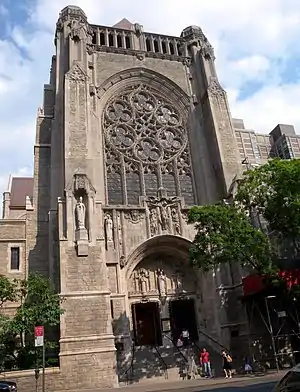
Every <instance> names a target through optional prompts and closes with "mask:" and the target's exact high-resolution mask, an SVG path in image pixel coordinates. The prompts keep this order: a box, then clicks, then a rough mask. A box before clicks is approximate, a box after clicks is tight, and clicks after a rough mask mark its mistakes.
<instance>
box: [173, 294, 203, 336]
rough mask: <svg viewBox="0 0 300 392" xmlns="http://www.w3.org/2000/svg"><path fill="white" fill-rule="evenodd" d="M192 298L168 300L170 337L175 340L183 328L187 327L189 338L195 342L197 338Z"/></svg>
mask: <svg viewBox="0 0 300 392" xmlns="http://www.w3.org/2000/svg"><path fill="white" fill-rule="evenodd" d="M194 302H195V301H194V299H179V300H174V301H170V303H169V311H170V321H171V331H172V338H173V341H174V342H177V340H178V338H179V337H180V335H181V332H182V330H183V329H187V330H188V331H189V334H190V340H191V341H192V342H195V341H197V340H198V329H197V321H196V314H195V303H194Z"/></svg>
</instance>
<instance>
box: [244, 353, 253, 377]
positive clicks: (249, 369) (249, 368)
mask: <svg viewBox="0 0 300 392" xmlns="http://www.w3.org/2000/svg"><path fill="white" fill-rule="evenodd" d="M244 370H245V373H246V374H249V373H252V366H251V365H250V360H249V359H248V358H247V357H246V358H245V366H244Z"/></svg>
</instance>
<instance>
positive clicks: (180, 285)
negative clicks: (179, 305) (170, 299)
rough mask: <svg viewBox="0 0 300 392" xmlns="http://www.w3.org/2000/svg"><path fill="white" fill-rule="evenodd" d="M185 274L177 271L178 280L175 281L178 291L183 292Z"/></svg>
mask: <svg viewBox="0 0 300 392" xmlns="http://www.w3.org/2000/svg"><path fill="white" fill-rule="evenodd" d="M183 278H184V277H183V274H182V273H181V272H177V273H176V281H175V285H176V291H177V292H178V293H183V291H184V290H183Z"/></svg>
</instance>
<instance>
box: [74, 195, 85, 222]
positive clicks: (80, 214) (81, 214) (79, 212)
mask: <svg viewBox="0 0 300 392" xmlns="http://www.w3.org/2000/svg"><path fill="white" fill-rule="evenodd" d="M85 212H86V209H85V205H84V203H83V199H82V197H81V196H80V198H79V200H78V201H77V204H76V219H77V229H85Z"/></svg>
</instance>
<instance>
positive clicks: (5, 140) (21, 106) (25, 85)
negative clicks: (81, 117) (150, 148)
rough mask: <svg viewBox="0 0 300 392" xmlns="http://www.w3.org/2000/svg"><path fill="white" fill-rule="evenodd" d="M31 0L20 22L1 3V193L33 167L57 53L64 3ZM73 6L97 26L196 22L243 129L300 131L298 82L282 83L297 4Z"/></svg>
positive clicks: (297, 30) (291, 53)
mask: <svg viewBox="0 0 300 392" xmlns="http://www.w3.org/2000/svg"><path fill="white" fill-rule="evenodd" d="M30 1H31V3H29V4H31V6H30V9H29V8H27V10H26V11H27V14H28V15H30V16H28V19H27V20H25V21H24V20H23V19H22V21H21V24H20V23H16V22H15V21H13V20H11V19H9V18H10V17H11V15H12V10H10V11H8V10H7V9H6V8H4V7H2V6H0V17H2V19H3V18H6V21H5V25H7V26H11V27H7V29H8V31H6V35H8V38H6V39H2V40H1V39H0V132H1V143H0V152H1V154H0V190H1V189H3V186H4V185H3V184H4V182H5V181H4V180H3V181H2V179H4V178H8V173H9V172H10V171H12V172H15V173H17V172H19V170H20V169H19V168H20V167H21V168H22V167H25V166H26V167H27V166H28V165H29V168H30V165H31V162H32V153H33V148H32V145H33V142H34V136H35V116H36V109H37V107H38V106H39V105H40V104H41V102H42V90H43V84H44V83H47V82H48V77H49V76H48V75H49V68H50V61H51V56H52V54H53V53H54V48H53V37H54V30H55V23H56V20H57V17H58V14H59V11H60V10H61V9H62V8H64V7H65V6H66V5H68V2H67V1H63V0H52V1H51V2H50V1H49V0H30ZM16 3H18V1H17V0H16ZM71 3H72V4H73V5H78V6H80V7H81V8H82V9H83V10H84V11H85V13H86V14H87V16H88V20H89V21H90V22H91V23H94V24H100V25H101V24H102V25H112V24H114V23H116V22H118V21H119V20H120V19H122V18H123V17H126V18H127V19H129V20H130V21H132V22H139V23H141V24H143V25H144V28H145V30H146V31H153V32H160V33H164V34H172V35H179V34H180V33H181V31H182V30H183V29H184V28H185V27H187V26H189V25H193V24H196V25H200V26H201V27H202V28H203V30H204V32H205V34H206V35H207V36H208V38H209V40H210V41H211V42H212V44H213V46H214V47H215V51H216V56H217V62H216V64H217V71H218V73H219V76H220V79H221V81H222V83H223V85H224V86H225V87H226V89H227V91H228V95H229V101H230V103H231V112H232V115H233V116H234V117H239V118H244V120H245V123H246V126H248V127H249V128H253V129H256V130H258V131H262V132H269V131H270V130H271V129H273V127H274V126H275V125H276V124H277V123H292V124H294V125H295V127H296V129H298V131H299V132H300V111H299V110H298V107H297V106H298V102H300V82H299V80H294V81H293V82H289V84H287V83H285V81H284V80H283V79H282V70H283V69H285V68H286V67H288V64H289V61H290V60H291V59H293V58H297V57H298V56H300V47H299V45H298V37H299V35H300V2H299V1H296V0H264V1H261V0H243V1H241V0H227V1H220V0H210V1H209V2H208V1H199V0H186V1H185V2H184V6H183V3H182V1H179V0H164V1H159V0H152V2H142V1H140V0H131V1H130V2H124V1H120V0H111V1H110V2H107V3H105V2H99V0H72V2H71ZM7 33H9V34H7ZM24 54H25V57H24ZM287 70H288V71H289V72H287V73H290V74H292V73H293V72H294V70H293V69H291V68H290V69H289V68H287ZM253 82H255V83H259V84H260V86H261V87H260V89H259V90H258V91H256V92H254V93H253V94H250V96H247V98H245V99H244V100H240V98H239V97H240V96H241V95H240V93H241V91H243V90H244V89H245V88H246V87H247V85H248V84H251V83H253ZM27 170H30V169H27ZM5 184H6V182H5Z"/></svg>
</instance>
